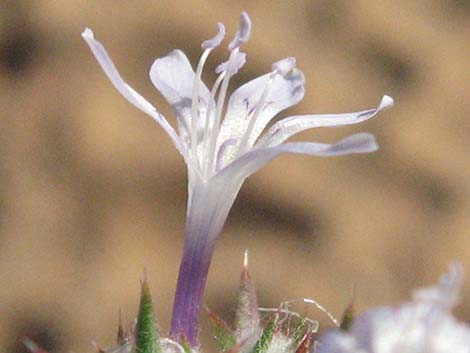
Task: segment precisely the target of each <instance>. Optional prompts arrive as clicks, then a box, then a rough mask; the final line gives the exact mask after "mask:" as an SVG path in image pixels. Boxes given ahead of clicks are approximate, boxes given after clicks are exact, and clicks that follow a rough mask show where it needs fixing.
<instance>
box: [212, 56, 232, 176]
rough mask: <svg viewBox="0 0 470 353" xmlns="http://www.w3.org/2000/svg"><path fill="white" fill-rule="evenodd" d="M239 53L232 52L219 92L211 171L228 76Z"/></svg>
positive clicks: (213, 134)
mask: <svg viewBox="0 0 470 353" xmlns="http://www.w3.org/2000/svg"><path fill="white" fill-rule="evenodd" d="M237 53H238V48H235V49H234V50H232V51H231V52H230V57H229V59H228V63H227V70H225V73H226V74H225V76H224V79H223V81H222V87H221V88H220V92H219V97H218V99H217V107H216V110H215V116H214V125H213V127H212V131H211V138H210V144H209V151H208V152H209V153H208V155H209V161H208V163H207V167H208V168H209V169H210V168H212V166H213V164H214V159H215V154H216V151H215V149H216V143H217V136H218V135H219V130H220V122H221V120H222V117H221V115H222V110H223V108H224V102H225V96H226V94H227V88H228V83H229V81H230V75H227V73H228V72H230V71H231V67H232V65H233V62H234V58H235V57H236V55H237Z"/></svg>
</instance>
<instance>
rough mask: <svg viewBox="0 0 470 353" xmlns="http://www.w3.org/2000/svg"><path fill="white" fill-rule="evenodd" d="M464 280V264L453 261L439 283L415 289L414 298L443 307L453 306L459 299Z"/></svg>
mask: <svg viewBox="0 0 470 353" xmlns="http://www.w3.org/2000/svg"><path fill="white" fill-rule="evenodd" d="M462 282H463V267H462V264H460V263H458V262H455V263H452V264H451V265H450V266H449V270H448V271H447V273H445V274H444V275H442V276H441V278H440V281H439V283H438V284H437V285H435V286H432V287H427V288H422V289H418V290H416V291H414V293H413V299H414V300H416V301H422V302H430V303H433V304H435V305H438V306H441V307H443V308H452V307H453V306H455V305H456V304H457V302H458V300H459V293H460V287H461V286H462Z"/></svg>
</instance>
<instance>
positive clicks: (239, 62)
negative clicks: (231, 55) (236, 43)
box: [215, 51, 246, 76]
mask: <svg viewBox="0 0 470 353" xmlns="http://www.w3.org/2000/svg"><path fill="white" fill-rule="evenodd" d="M245 63H246V53H242V52H241V51H240V52H238V53H237V55H236V57H235V59H234V62H233V64H232V68H231V69H230V72H227V74H228V75H230V76H234V75H235V74H236V73H237V72H238V70H240V69H241V67H242V66H243V65H245ZM227 68H228V61H225V62H223V63H222V64H219V65H218V66H217V67H216V68H215V72H216V73H217V74H220V73H221V72H223V71H227Z"/></svg>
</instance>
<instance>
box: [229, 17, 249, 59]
mask: <svg viewBox="0 0 470 353" xmlns="http://www.w3.org/2000/svg"><path fill="white" fill-rule="evenodd" d="M250 33H251V20H250V17H249V16H248V14H247V13H246V12H242V13H241V15H240V27H239V29H238V31H237V34H236V35H235V38H234V39H233V40H232V42H230V44H229V46H228V49H229V50H234V49H235V48H238V47H239V46H240V45H241V44H242V43H245V42H247V41H248V39H250Z"/></svg>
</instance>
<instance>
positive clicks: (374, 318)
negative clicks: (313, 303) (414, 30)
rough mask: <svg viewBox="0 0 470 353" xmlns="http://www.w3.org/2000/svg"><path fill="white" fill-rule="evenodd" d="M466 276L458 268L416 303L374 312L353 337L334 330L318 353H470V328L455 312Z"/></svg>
mask: <svg viewBox="0 0 470 353" xmlns="http://www.w3.org/2000/svg"><path fill="white" fill-rule="evenodd" d="M462 277H463V269H462V267H461V266H460V265H459V264H452V265H451V266H450V268H449V271H448V272H447V273H446V274H444V275H443V276H442V277H441V280H440V282H439V283H438V284H437V285H436V286H434V287H429V288H425V289H421V290H417V291H415V292H414V295H413V301H412V302H410V303H406V304H403V305H400V306H397V307H382V308H378V309H373V310H370V311H368V312H366V313H364V314H363V315H361V316H359V317H358V318H357V319H356V320H355V321H354V323H353V325H352V327H351V329H350V330H349V331H347V332H346V331H342V330H339V329H334V330H330V331H328V332H327V333H326V334H325V335H323V336H322V337H321V338H320V341H319V344H318V348H317V350H316V353H470V327H469V326H468V325H465V324H464V323H461V322H458V321H457V320H456V319H455V318H454V317H453V316H452V314H451V312H450V310H451V309H452V307H454V306H455V305H456V303H457V301H458V296H459V289H460V286H461V283H462Z"/></svg>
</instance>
